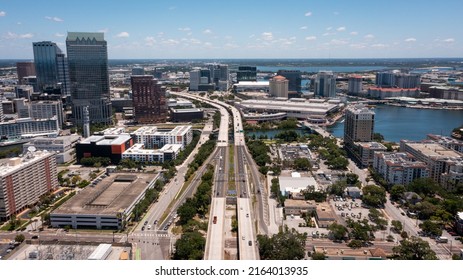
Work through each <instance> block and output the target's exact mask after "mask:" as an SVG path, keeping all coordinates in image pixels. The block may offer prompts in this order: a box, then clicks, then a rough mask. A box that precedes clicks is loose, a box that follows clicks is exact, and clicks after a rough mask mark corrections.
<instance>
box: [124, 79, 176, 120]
mask: <svg viewBox="0 0 463 280" xmlns="http://www.w3.org/2000/svg"><path fill="white" fill-rule="evenodd" d="M131 83H132V98H133V108H134V113H135V121H136V122H138V123H144V124H152V123H159V122H165V121H166V119H167V104H166V88H165V87H164V86H162V85H161V84H159V83H158V82H157V80H156V79H154V78H153V76H151V75H143V76H132V77H131Z"/></svg>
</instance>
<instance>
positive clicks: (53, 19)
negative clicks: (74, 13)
mask: <svg viewBox="0 0 463 280" xmlns="http://www.w3.org/2000/svg"><path fill="white" fill-rule="evenodd" d="M45 18H46V19H48V20H51V21H54V22H62V21H64V20H63V19H61V18H59V17H49V16H46V17H45Z"/></svg>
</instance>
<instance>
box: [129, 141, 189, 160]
mask: <svg viewBox="0 0 463 280" xmlns="http://www.w3.org/2000/svg"><path fill="white" fill-rule="evenodd" d="M181 150H182V145H180V144H167V145H164V146H163V147H162V148H161V149H145V145H144V144H135V145H133V146H132V147H130V148H129V149H127V151H125V152H123V153H122V159H125V158H128V159H131V160H133V161H138V162H164V161H166V160H174V159H176V158H177V155H178V153H180V151H181Z"/></svg>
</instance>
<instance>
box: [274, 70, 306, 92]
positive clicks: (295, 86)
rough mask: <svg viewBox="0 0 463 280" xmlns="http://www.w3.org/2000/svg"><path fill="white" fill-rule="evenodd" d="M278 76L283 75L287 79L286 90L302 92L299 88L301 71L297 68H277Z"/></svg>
mask: <svg viewBox="0 0 463 280" xmlns="http://www.w3.org/2000/svg"><path fill="white" fill-rule="evenodd" d="M277 75H278V76H283V77H285V78H286V79H287V80H288V91H290V92H295V93H300V92H302V88H301V81H302V76H301V71H299V70H278V72H277Z"/></svg>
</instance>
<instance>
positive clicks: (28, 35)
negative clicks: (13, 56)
mask: <svg viewBox="0 0 463 280" xmlns="http://www.w3.org/2000/svg"><path fill="white" fill-rule="evenodd" d="M32 37H34V35H33V34H32V33H26V34H21V35H19V38H21V39H29V38H32Z"/></svg>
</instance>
